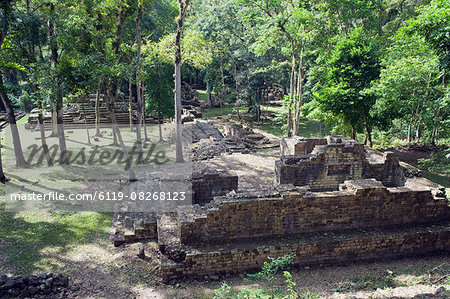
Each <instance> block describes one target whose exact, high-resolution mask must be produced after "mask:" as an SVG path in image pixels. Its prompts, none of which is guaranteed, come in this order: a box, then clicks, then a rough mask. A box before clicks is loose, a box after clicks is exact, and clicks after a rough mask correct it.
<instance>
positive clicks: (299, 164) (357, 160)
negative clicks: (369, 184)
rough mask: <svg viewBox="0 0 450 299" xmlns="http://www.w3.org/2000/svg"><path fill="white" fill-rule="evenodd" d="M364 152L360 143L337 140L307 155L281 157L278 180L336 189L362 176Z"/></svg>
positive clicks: (277, 166) (329, 189)
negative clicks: (343, 142) (339, 141)
mask: <svg viewBox="0 0 450 299" xmlns="http://www.w3.org/2000/svg"><path fill="white" fill-rule="evenodd" d="M365 155H366V154H365V150H364V145H363V144H361V143H347V144H342V143H341V144H338V143H336V144H328V145H324V146H316V147H315V149H314V150H313V151H312V153H311V154H308V155H303V156H282V157H281V160H278V161H276V162H275V172H276V178H277V183H278V184H293V185H295V186H309V188H310V189H311V190H312V191H327V190H328V191H332V190H337V189H338V187H339V184H341V183H343V182H344V181H345V180H352V179H353V180H355V179H361V178H363V171H364V166H365V157H366V156H365Z"/></svg>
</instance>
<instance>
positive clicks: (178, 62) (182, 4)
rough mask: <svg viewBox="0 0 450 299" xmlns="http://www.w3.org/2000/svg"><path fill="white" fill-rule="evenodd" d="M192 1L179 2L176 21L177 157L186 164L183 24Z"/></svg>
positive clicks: (177, 159) (178, 160)
mask: <svg viewBox="0 0 450 299" xmlns="http://www.w3.org/2000/svg"><path fill="white" fill-rule="evenodd" d="M189 2H190V0H178V6H179V9H180V15H179V16H178V18H177V19H176V22H177V32H176V35H175V126H176V127H175V132H176V141H175V157H176V159H175V160H176V162H177V163H182V162H184V159H183V145H182V142H181V129H182V128H181V109H182V107H181V62H182V57H181V35H182V33H183V23H184V19H185V17H186V13H187V9H188V7H189Z"/></svg>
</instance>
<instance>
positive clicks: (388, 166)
mask: <svg viewBox="0 0 450 299" xmlns="http://www.w3.org/2000/svg"><path fill="white" fill-rule="evenodd" d="M363 176H364V177H365V178H374V179H376V180H377V181H380V182H382V183H383V185H384V186H386V187H395V186H403V185H404V184H405V180H406V178H405V175H404V170H403V168H402V167H400V165H399V160H398V158H397V157H396V156H395V155H394V153H392V152H385V153H383V155H382V161H381V162H378V163H377V162H373V163H371V161H370V160H368V161H367V162H366V163H365V164H364V171H363Z"/></svg>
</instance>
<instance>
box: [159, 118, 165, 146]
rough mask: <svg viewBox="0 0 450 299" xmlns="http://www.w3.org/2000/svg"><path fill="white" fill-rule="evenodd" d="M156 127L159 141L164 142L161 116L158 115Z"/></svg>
mask: <svg viewBox="0 0 450 299" xmlns="http://www.w3.org/2000/svg"><path fill="white" fill-rule="evenodd" d="M158 129H159V142H164V139H163V135H162V127H161V117H158Z"/></svg>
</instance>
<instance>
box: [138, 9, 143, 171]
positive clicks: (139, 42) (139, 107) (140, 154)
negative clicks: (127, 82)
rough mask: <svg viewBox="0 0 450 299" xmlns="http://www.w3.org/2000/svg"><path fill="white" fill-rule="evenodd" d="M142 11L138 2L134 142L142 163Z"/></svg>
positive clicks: (139, 162) (139, 161)
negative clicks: (136, 115)
mask: <svg viewBox="0 0 450 299" xmlns="http://www.w3.org/2000/svg"><path fill="white" fill-rule="evenodd" d="M143 13H144V7H143V6H142V4H141V3H140V2H139V8H138V14H137V17H136V40H137V67H136V93H137V114H138V117H137V126H136V138H137V140H136V142H137V149H138V153H139V155H138V161H137V163H138V164H141V163H142V160H141V157H142V136H141V125H142V93H141V78H140V71H141V67H140V65H139V64H140V60H141V19H142V14H143Z"/></svg>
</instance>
